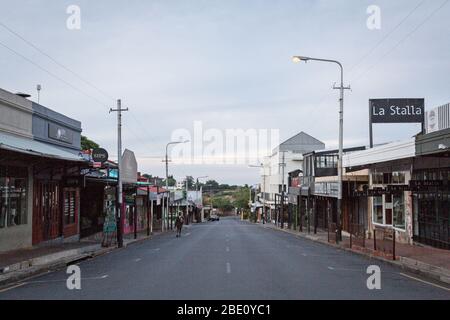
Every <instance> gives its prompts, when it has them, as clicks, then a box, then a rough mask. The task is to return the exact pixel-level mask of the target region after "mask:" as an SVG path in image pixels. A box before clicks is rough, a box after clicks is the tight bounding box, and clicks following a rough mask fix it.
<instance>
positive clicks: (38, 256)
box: [0, 231, 161, 287]
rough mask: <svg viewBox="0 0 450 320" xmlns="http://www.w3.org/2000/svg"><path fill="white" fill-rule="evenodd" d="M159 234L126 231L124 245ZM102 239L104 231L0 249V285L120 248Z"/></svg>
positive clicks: (158, 232)
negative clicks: (67, 240)
mask: <svg viewBox="0 0 450 320" xmlns="http://www.w3.org/2000/svg"><path fill="white" fill-rule="evenodd" d="M159 234H161V232H160V231H157V232H153V235H151V236H147V231H142V232H139V233H138V234H137V238H136V239H134V234H127V235H124V237H123V247H124V248H126V247H127V246H128V245H131V244H133V243H136V242H140V241H144V240H147V239H151V238H153V237H155V236H157V235H159ZM101 241H102V234H101V233H99V234H94V235H92V236H90V237H88V238H83V239H81V240H80V241H78V242H73V243H61V244H54V245H48V246H42V247H35V248H31V249H20V250H14V251H8V252H5V253H0V287H2V286H4V285H7V284H10V283H12V282H15V281H19V280H21V279H24V278H28V277H31V276H35V275H38V274H40V273H43V272H46V271H48V270H55V269H59V268H61V267H64V266H66V265H68V264H71V263H75V262H77V261H81V260H84V259H89V258H92V257H95V256H98V255H101V254H105V253H107V252H110V251H113V250H116V249H118V248H117V245H116V244H112V245H111V246H110V247H102V245H101Z"/></svg>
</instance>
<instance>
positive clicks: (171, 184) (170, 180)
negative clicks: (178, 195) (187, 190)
mask: <svg viewBox="0 0 450 320" xmlns="http://www.w3.org/2000/svg"><path fill="white" fill-rule="evenodd" d="M167 181H168V185H169V187H174V186H176V184H177V180H175V178H174V177H173V176H169V177H168V179H167ZM163 184H164V185H166V179H164V181H163Z"/></svg>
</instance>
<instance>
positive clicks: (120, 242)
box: [109, 99, 128, 248]
mask: <svg viewBox="0 0 450 320" xmlns="http://www.w3.org/2000/svg"><path fill="white" fill-rule="evenodd" d="M122 111H128V108H126V109H122V101H121V100H120V99H118V100H117V109H113V108H111V109H109V112H110V113H111V112H117V164H118V167H119V168H118V171H119V172H118V178H117V180H118V181H117V183H118V186H117V198H118V199H117V204H118V206H117V219H116V221H117V222H116V223H117V246H118V247H119V248H122V246H123V236H122V198H123V196H122V193H123V192H122Z"/></svg>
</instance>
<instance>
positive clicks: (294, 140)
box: [261, 131, 325, 209]
mask: <svg viewBox="0 0 450 320" xmlns="http://www.w3.org/2000/svg"><path fill="white" fill-rule="evenodd" d="M324 148H325V144H324V143H323V142H322V141H320V140H317V139H316V138H314V137H312V136H310V135H308V134H307V133H305V132H303V131H302V132H300V133H298V134H296V135H295V136H293V137H291V138H289V139H287V140H286V141H284V142H283V143H281V144H280V145H279V146H278V147H276V148H275V149H274V150H273V151H272V154H271V155H270V156H268V157H266V158H265V159H264V162H263V167H262V168H261V192H262V194H263V195H264V196H265V197H263V195H262V198H264V199H265V200H264V201H265V206H266V207H268V208H271V209H274V205H275V194H280V193H281V191H282V185H283V182H284V191H285V192H287V189H288V187H287V183H288V173H289V172H291V171H294V170H298V169H299V170H303V154H305V153H308V152H311V151H314V150H322V149H324ZM283 164H284V165H283ZM283 166H284V168H283ZM283 169H284V175H283ZM264 201H263V202H264Z"/></svg>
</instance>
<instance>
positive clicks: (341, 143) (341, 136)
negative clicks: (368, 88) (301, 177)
mask: <svg viewBox="0 0 450 320" xmlns="http://www.w3.org/2000/svg"><path fill="white" fill-rule="evenodd" d="M292 60H293V61H294V62H296V63H297V62H300V61H305V62H307V61H309V60H313V61H320V62H329V63H335V64H337V65H338V66H339V69H340V71H341V83H340V86H339V87H336V86H333V89H339V91H340V95H339V96H340V97H339V157H338V199H337V211H338V212H337V229H338V230H337V240H338V241H341V240H342V226H341V224H342V174H343V170H342V157H343V153H344V151H343V150H344V90H349V89H350V87H349V86H348V87H344V67H343V66H342V64H341V63H340V62H339V61H337V60H328V59H318V58H311V57H303V56H294V57H293V58H292Z"/></svg>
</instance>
